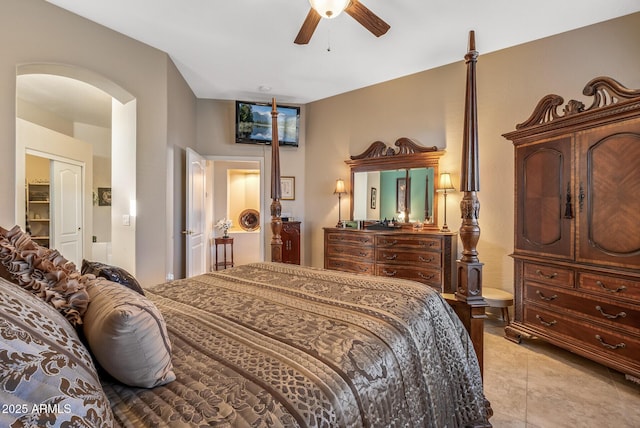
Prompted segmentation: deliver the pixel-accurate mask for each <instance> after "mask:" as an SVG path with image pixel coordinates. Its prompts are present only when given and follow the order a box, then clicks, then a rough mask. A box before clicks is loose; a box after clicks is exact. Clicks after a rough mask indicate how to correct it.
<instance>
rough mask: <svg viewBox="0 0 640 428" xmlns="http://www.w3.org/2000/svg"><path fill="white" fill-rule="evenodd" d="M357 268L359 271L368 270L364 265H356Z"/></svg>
mask: <svg viewBox="0 0 640 428" xmlns="http://www.w3.org/2000/svg"><path fill="white" fill-rule="evenodd" d="M358 269H359V270H360V272H368V271H369V268H367V267H364V266H358Z"/></svg>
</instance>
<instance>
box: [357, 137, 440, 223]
mask: <svg viewBox="0 0 640 428" xmlns="http://www.w3.org/2000/svg"><path fill="white" fill-rule="evenodd" d="M395 146H396V147H397V149H394V148H392V147H387V145H386V144H385V143H383V142H381V141H376V142H374V143H373V144H371V146H369V148H368V149H367V150H365V151H364V152H362V153H361V154H359V155H355V156H351V159H350V160H347V161H345V162H346V164H347V165H349V167H350V168H351V186H350V188H349V189H350V195H351V198H350V199H351V211H350V219H351V220H353V221H360V220H363V221H366V222H373V221H382V220H384V219H385V218H386V219H387V220H391V219H395V220H396V221H398V222H399V223H401V224H404V225H410V224H418V223H419V224H422V226H423V227H427V228H429V227H432V228H437V227H438V226H437V225H438V198H437V197H436V193H435V192H436V180H437V177H438V163H439V160H440V157H441V156H442V155H443V154H444V151H443V150H438V148H437V147H435V146H433V147H423V146H420V145H418V144H417V143H415V142H414V141H412V140H410V139H409V138H404V137H403V138H400V139H398V140H397V141H396V142H395Z"/></svg>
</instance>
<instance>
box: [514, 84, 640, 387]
mask: <svg viewBox="0 0 640 428" xmlns="http://www.w3.org/2000/svg"><path fill="white" fill-rule="evenodd" d="M583 93H584V95H585V96H588V97H592V98H593V103H592V104H591V105H590V106H588V107H585V105H584V104H583V103H582V102H580V101H576V100H571V101H569V102H568V103H567V104H566V105H565V106H564V108H563V111H562V113H559V112H558V108H559V107H560V106H562V105H563V104H564V100H563V99H562V97H560V96H558V95H547V96H546V97H544V98H543V99H542V100H541V101H540V102H539V103H538V105H537V106H536V108H535V110H534V112H533V114H532V115H531V117H530V118H529V119H527V121H525V122H524V123H522V124H519V125H517V126H516V130H515V131H513V132H510V133H507V134H504V137H505V138H507V139H509V140H511V141H512V142H513V144H514V146H515V242H514V253H513V255H512V256H513V258H514V261H515V264H514V271H515V272H514V275H515V317H514V322H513V323H512V324H510V325H509V326H507V327H506V328H505V334H506V337H507V338H508V339H510V340H513V341H515V342H518V343H519V342H520V340H521V338H522V337H525V338H527V337H530V336H534V337H538V338H540V339H544V340H546V341H548V342H550V343H553V344H555V345H558V346H560V347H562V348H565V349H567V350H569V351H572V352H574V353H576V354H580V355H583V356H585V357H587V358H590V359H592V360H594V361H598V362H600V363H601V364H604V365H605V366H608V367H611V368H613V369H615V370H618V371H620V372H623V373H625V374H626V375H627V377H628V378H631V379H633V380H636V381H638V379H640V90H630V89H627V88H625V87H624V86H622V85H621V84H620V83H618V82H617V81H615V80H613V79H611V78H608V77H598V78H595V79H593V80H592V81H591V82H589V83H588V84H587V85H586V87H585V88H584V91H583Z"/></svg>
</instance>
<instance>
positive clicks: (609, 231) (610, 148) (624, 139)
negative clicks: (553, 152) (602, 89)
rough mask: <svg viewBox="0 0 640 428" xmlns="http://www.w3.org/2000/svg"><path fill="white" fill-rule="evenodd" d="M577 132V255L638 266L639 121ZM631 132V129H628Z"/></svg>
mask: <svg viewBox="0 0 640 428" xmlns="http://www.w3.org/2000/svg"><path fill="white" fill-rule="evenodd" d="M624 126H625V128H624V129H625V130H624V132H618V128H619V126H615V127H610V128H605V129H603V130H598V131H597V132H592V133H589V132H586V133H584V134H582V135H580V136H579V142H580V145H579V152H578V153H579V154H580V155H579V156H580V158H579V180H580V183H581V186H583V189H584V201H583V204H582V209H581V210H579V212H578V220H579V225H580V230H581V232H582V233H581V235H580V236H579V242H578V252H577V260H580V261H595V260H597V261H598V262H599V263H603V262H604V263H607V264H613V265H617V266H623V267H633V266H636V267H637V266H639V265H640V234H637V233H631V231H633V230H636V228H637V224H638V221H639V219H640V214H639V213H640V198H639V197H638V190H639V189H640V168H639V162H640V122H638V123H637V124H636V125H635V126H633V127H631V132H629V131H630V126H629V124H626V125H624ZM634 131H637V132H634Z"/></svg>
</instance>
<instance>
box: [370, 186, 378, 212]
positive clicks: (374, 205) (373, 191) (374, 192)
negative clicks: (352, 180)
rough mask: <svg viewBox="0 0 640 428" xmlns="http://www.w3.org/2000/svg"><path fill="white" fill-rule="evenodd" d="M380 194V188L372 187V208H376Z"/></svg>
mask: <svg viewBox="0 0 640 428" xmlns="http://www.w3.org/2000/svg"><path fill="white" fill-rule="evenodd" d="M377 195H378V189H376V188H375V187H372V188H371V205H370V206H371V209H372V210H375V209H376V197H377Z"/></svg>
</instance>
